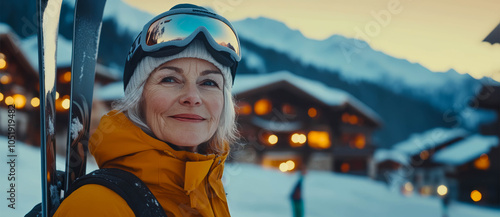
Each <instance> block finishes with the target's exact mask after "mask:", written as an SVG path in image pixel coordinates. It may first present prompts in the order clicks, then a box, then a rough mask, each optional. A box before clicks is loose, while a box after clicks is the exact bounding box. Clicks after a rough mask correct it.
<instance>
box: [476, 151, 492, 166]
mask: <svg viewBox="0 0 500 217" xmlns="http://www.w3.org/2000/svg"><path fill="white" fill-rule="evenodd" d="M474 167H476V169H478V170H487V169H489V168H490V158H489V157H488V155H487V154H482V155H481V157H479V158H478V159H476V160H475V161H474Z"/></svg>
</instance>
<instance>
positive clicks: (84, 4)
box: [37, 0, 106, 217]
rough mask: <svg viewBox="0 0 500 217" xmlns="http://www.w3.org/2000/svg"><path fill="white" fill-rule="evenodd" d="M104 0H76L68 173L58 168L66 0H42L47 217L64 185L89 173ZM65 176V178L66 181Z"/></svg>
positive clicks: (40, 44)
mask: <svg viewBox="0 0 500 217" xmlns="http://www.w3.org/2000/svg"><path fill="white" fill-rule="evenodd" d="M105 3H106V1H105V0H76V3H75V16H74V26H73V54H72V64H71V104H70V105H71V106H70V110H69V115H70V116H69V129H68V138H67V147H66V148H67V153H66V168H65V171H64V172H63V173H64V175H63V176H64V178H61V177H58V174H57V171H56V154H55V153H56V143H55V123H56V122H55V117H56V111H55V100H56V96H55V95H56V77H57V73H56V72H57V62H56V50H57V36H58V29H59V17H60V12H61V4H62V0H37V15H38V47H39V49H38V61H39V74H40V137H41V139H40V141H41V144H40V150H41V173H42V216H44V217H46V216H52V215H53V214H54V212H55V210H56V209H57V207H58V206H59V203H60V201H61V190H66V191H67V190H68V189H69V186H70V185H71V183H72V182H73V181H74V180H75V179H76V178H78V177H80V176H82V175H84V174H85V169H86V152H87V143H88V139H89V138H88V131H89V126H90V114H91V109H92V95H93V90H94V78H95V65H96V58H97V53H98V45H99V36H100V31H101V23H102V15H103V11H104V5H105ZM61 180H64V183H62V182H61Z"/></svg>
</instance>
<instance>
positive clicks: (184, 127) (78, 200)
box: [55, 4, 240, 216]
mask: <svg viewBox="0 0 500 217" xmlns="http://www.w3.org/2000/svg"><path fill="white" fill-rule="evenodd" d="M239 60H240V51H239V40H238V37H237V35H236V33H235V31H234V30H233V28H232V26H231V24H230V23H229V22H228V21H227V20H226V19H224V18H222V17H220V16H218V15H215V14H213V13H211V12H209V11H207V10H206V9H204V8H202V7H198V6H195V5H190V4H181V5H177V6H174V7H173V8H172V9H170V10H169V11H167V12H165V13H163V14H160V15H159V16H157V17H155V18H154V19H153V20H151V21H150V22H149V23H147V24H146V25H145V27H144V29H143V31H142V32H141V33H140V34H139V36H138V37H137V38H136V40H135V42H134V43H133V45H132V48H131V49H130V52H129V55H128V57H127V61H126V64H125V71H124V88H125V97H124V98H123V99H121V100H119V101H117V102H116V103H115V104H114V110H113V111H111V112H110V113H108V114H107V115H105V116H104V117H103V118H102V119H101V122H100V124H99V127H98V129H97V130H96V132H95V133H94V134H93V135H92V137H91V139H90V143H89V150H90V152H91V154H92V155H93V156H94V157H95V159H96V161H97V163H98V165H99V167H100V168H118V169H121V170H124V171H128V172H130V173H132V174H134V175H135V176H137V177H138V178H140V180H142V181H143V182H144V183H145V184H146V185H147V187H148V188H149V190H150V191H151V192H152V193H153V195H154V196H155V197H156V199H157V201H158V202H159V203H160V205H161V207H162V208H163V210H164V211H165V213H166V215H167V216H229V210H228V207H227V201H226V194H225V192H224V188H223V186H222V182H221V178H222V172H223V169H224V162H225V159H226V157H227V155H228V152H229V144H230V143H232V142H233V141H234V140H235V139H236V127H235V110H234V105H233V98H232V95H231V88H232V83H233V80H234V76H235V71H236V67H237V64H238V61H239ZM55 216H134V212H133V211H132V210H131V208H130V207H129V206H128V205H127V203H126V202H125V201H124V200H123V198H121V197H120V195H118V194H116V193H115V192H114V191H112V190H110V189H108V188H106V187H104V186H101V185H96V184H88V185H84V186H83V187H80V188H78V189H77V190H76V191H74V192H73V193H72V194H70V196H69V197H67V198H66V199H65V200H64V201H63V202H62V204H61V206H60V207H59V208H58V210H57V212H56V213H55Z"/></svg>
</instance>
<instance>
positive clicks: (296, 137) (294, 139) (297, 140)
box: [290, 133, 307, 147]
mask: <svg viewBox="0 0 500 217" xmlns="http://www.w3.org/2000/svg"><path fill="white" fill-rule="evenodd" d="M306 140H307V137H306V135H304V134H301V133H294V134H292V136H291V137H290V141H291V143H290V145H291V146H292V147H300V146H302V145H304V143H306Z"/></svg>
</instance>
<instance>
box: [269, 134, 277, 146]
mask: <svg viewBox="0 0 500 217" xmlns="http://www.w3.org/2000/svg"><path fill="white" fill-rule="evenodd" d="M267 141H268V142H269V144H271V145H274V144H276V143H278V136H276V135H274V134H272V135H270V136H269V137H267Z"/></svg>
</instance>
